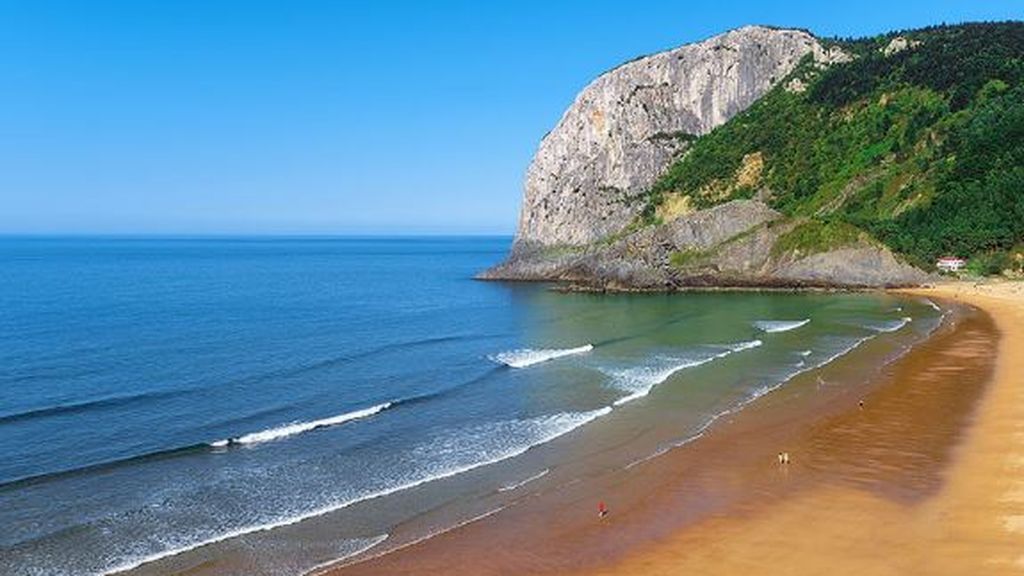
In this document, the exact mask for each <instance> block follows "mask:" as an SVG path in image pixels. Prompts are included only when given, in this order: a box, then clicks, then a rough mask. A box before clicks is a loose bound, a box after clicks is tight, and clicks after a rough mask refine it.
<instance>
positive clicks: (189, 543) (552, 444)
mask: <svg viewBox="0 0 1024 576" xmlns="http://www.w3.org/2000/svg"><path fill="white" fill-rule="evenodd" d="M508 245H509V240H508V239H506V238H396V239H358V238H350V239H331V238H324V239H286V238H282V239H258V238H235V239H128V238H125V239H95V238H94V239H89V238H21V239H16V238H8V239H3V240H0V265H2V266H3V269H4V271H5V281H4V282H3V283H2V284H0V302H2V306H0V453H2V454H3V458H2V459H0V525H2V526H4V530H3V531H0V573H5V574H7V573H10V574H48V575H49V574H103V573H108V572H112V571H116V570H121V569H129V568H133V567H141V569H142V570H143V571H147V572H152V573H165V572H167V571H169V570H170V569H171V568H172V566H173V562H176V561H183V560H184V559H187V558H188V557H189V555H190V554H196V553H206V554H215V555H218V556H224V557H231V558H233V559H234V562H233V563H232V565H233V566H238V569H237V570H238V571H237V573H239V574H261V573H262V574H281V573H284V574H288V573H302V572H304V571H306V570H309V569H311V568H312V567H314V566H316V565H318V564H322V563H325V562H330V561H333V560H336V559H338V558H342V557H345V556H348V555H351V554H354V553H357V552H359V551H363V550H369V549H373V550H374V552H375V553H378V552H386V550H387V549H389V547H395V546H400V545H401V544H402V543H403V542H402V541H401V539H398V538H397V537H394V536H389V535H393V534H394V533H395V528H396V527H397V526H408V525H410V523H414V521H415V520H416V519H417V518H421V517H423V515H425V514H428V513H429V514H431V515H432V516H431V517H432V518H437V519H440V520H433V524H434V525H432V526H431V527H430V530H431V531H437V530H443V529H445V528H446V526H450V525H452V524H455V523H459V522H464V521H467V520H468V519H471V518H473V517H475V516H478V515H480V514H481V513H488V512H490V511H493V510H498V509H500V507H501V506H502V505H503V503H506V502H507V501H508V500H509V499H511V498H516V497H521V496H522V494H524V493H529V492H530V491H531V490H542V489H544V488H545V487H546V486H552V485H555V484H557V483H565V482H570V481H573V480H574V478H576V477H578V476H581V475H585V474H591V473H594V472H595V471H600V470H608V469H621V468H623V467H628V466H630V465H632V464H633V463H635V462H637V461H641V460H643V459H644V458H650V457H652V456H655V455H657V454H659V453H661V452H663V451H664V450H666V449H668V448H671V447H672V446H676V445H680V444H683V443H685V442H687V441H690V440H693V439H694V438H696V437H699V435H700V433H701V432H702V431H703V430H705V429H706V428H707V427H708V426H710V425H713V423H714V422H715V420H716V419H717V418H719V417H720V416H721V415H722V414H726V413H730V412H734V411H737V410H740V409H742V407H743V406H744V405H746V404H747V403H749V402H751V401H753V400H754V399H756V398H757V397H759V396H761V395H763V394H766V393H770V392H771V391H772V390H774V389H776V388H778V387H779V386H784V385H785V383H786V382H787V381H788V380H789V379H790V378H791V377H793V376H795V375H797V374H800V373H803V372H806V371H808V370H813V369H815V368H816V367H818V366H823V365H826V364H827V363H829V362H832V361H835V360H836V359H838V358H841V357H842V355H843V354H844V353H846V352H847V351H849V350H852V349H854V348H856V347H857V346H859V345H862V344H864V343H866V342H874V343H876V344H879V345H883V344H884V345H885V347H888V348H891V349H896V348H897V347H899V346H904V345H906V343H907V342H911V341H914V340H915V339H919V338H921V337H923V336H924V335H926V334H927V333H929V332H930V331H931V330H932V329H933V328H934V327H935V326H936V324H937V323H938V322H939V318H940V312H939V311H938V310H936V309H935V308H934V307H933V306H932V305H931V304H930V303H929V302H927V301H923V300H916V299H902V298H896V297H893V296H889V295H883V294H749V293H747V294H740V293H735V294H733V293H718V294H679V295H594V294H561V293H555V292H552V291H550V290H548V289H547V287H546V286H543V285H515V284H499V283H483V282H476V281H473V280H471V277H472V275H473V274H474V273H476V272H477V271H479V270H481V269H483V268H485V267H486V266H488V265H491V264H493V263H495V262H497V261H499V260H500V259H501V258H502V257H503V256H504V254H505V253H506V251H507V248H508ZM438 510H441V511H442V513H438ZM317 522H330V525H331V530H330V537H329V538H325V537H323V535H322V534H321V535H320V536H318V537H317V538H315V541H313V540H311V539H310V538H309V537H307V536H303V535H304V534H307V533H311V532H315V531H313V530H312V529H309V530H307V528H308V527H309V526H310V525H312V524H315V523H317ZM407 532H408V531H407ZM425 535H427V533H424V534H405V535H404V536H403V538H405V539H406V540H408V539H409V538H415V537H423V536H425ZM285 536H288V538H286V537H285ZM226 571H227V572H228V573H230V570H227V569H226Z"/></svg>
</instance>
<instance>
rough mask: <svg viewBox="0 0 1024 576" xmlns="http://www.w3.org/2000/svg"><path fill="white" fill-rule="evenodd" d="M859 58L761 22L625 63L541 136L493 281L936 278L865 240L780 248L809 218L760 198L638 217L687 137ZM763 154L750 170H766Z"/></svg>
mask: <svg viewBox="0 0 1024 576" xmlns="http://www.w3.org/2000/svg"><path fill="white" fill-rule="evenodd" d="M808 54H810V55H812V56H813V58H814V59H815V61H817V62H819V63H820V64H821V65H823V66H827V65H829V64H831V63H834V62H837V61H845V60H848V56H847V55H846V54H844V53H842V52H841V51H839V50H838V49H836V48H832V49H825V48H824V47H823V46H822V45H821V44H820V43H819V42H818V41H817V40H816V39H815V38H814V37H813V36H811V35H810V34H808V33H806V32H803V31H798V30H780V29H773V28H766V27H758V26H750V27H745V28H740V29H738V30H734V31H732V32H727V33H725V34H722V35H720V36H716V37H714V38H711V39H709V40H705V41H703V42H700V43H697V44H691V45H687V46H683V47H681V48H676V49H674V50H670V51H667V52H662V53H660V54H655V55H653V56H648V57H644V58H640V59H638V60H634V61H632V62H629V63H627V64H624V65H622V66H620V67H618V68H616V69H614V70H612V71H610V72H608V73H606V74H604V75H602V76H601V77H599V78H598V79H597V80H595V81H594V82H592V83H591V84H590V85H589V86H587V87H586V88H585V89H584V90H583V91H582V92H581V93H580V95H579V96H578V97H577V98H576V100H575V102H573V104H572V106H571V107H570V108H569V109H568V110H567V111H566V112H565V114H564V116H563V117H562V119H561V120H560V121H559V123H558V125H557V126H556V127H555V128H554V130H552V131H551V132H550V133H549V134H548V135H547V136H545V137H544V139H543V140H542V141H541V144H540V147H539V149H538V150H537V154H536V156H535V157H534V159H533V162H532V163H531V164H530V167H529V170H528V171H527V175H526V191H525V195H524V199H523V206H522V212H521V215H520V221H519V229H518V232H517V235H516V240H515V244H514V246H513V250H512V253H511V254H510V256H509V258H508V260H507V261H506V262H504V263H502V264H500V265H498V266H495V267H494V268H492V269H490V270H487V271H485V272H483V273H482V274H481V275H480V278H482V279H495V280H499V279H506V280H555V281H562V282H569V283H572V284H574V285H576V286H580V287H585V288H589V289H602V290H603V289H612V290H635V289H639V290H674V289H681V288H685V287H689V286H723V285H729V286H767V287H812V286H846V287H870V286H903V285H913V284H918V283H921V282H923V281H925V280H926V279H927V277H926V276H925V275H924V274H923V273H921V272H920V271H918V270H916V269H914V268H912V267H910V266H907V265H905V264H903V263H901V262H899V261H898V260H897V259H896V258H895V257H894V256H893V254H892V253H891V252H889V251H888V250H886V249H885V248H884V247H882V246H880V245H878V244H877V243H873V242H870V241H868V240H866V239H862V240H858V241H856V242H853V243H851V244H848V245H844V246H839V247H833V248H832V249H831V250H829V251H825V252H817V253H801V252H800V251H799V250H788V251H785V250H780V249H779V248H778V247H777V245H785V244H784V243H781V244H780V243H779V239H780V238H782V237H783V236H784V235H785V234H787V233H788V232H790V231H792V230H794V228H795V227H796V226H798V225H799V224H800V223H799V222H797V221H795V220H791V219H787V218H786V217H784V216H783V215H782V214H780V213H778V212H776V211H775V210H773V209H772V208H771V207H769V206H768V205H767V204H765V203H763V202H761V201H758V200H736V201H732V202H728V203H725V204H721V205H718V206H715V207H713V208H710V209H707V210H703V211H698V212H692V211H691V210H690V209H689V207H688V206H681V207H679V209H678V210H675V211H674V212H673V213H672V215H671V216H672V217H671V218H668V217H666V218H664V222H665V223H664V224H662V225H658V226H646V227H640V228H637V229H634V228H631V227H630V224H631V223H633V222H634V221H635V220H636V217H637V215H638V213H639V211H640V210H641V209H642V208H643V204H644V203H643V202H642V201H631V200H632V199H634V198H636V197H637V196H638V195H642V194H643V193H645V192H646V191H647V190H648V189H649V188H650V186H651V185H652V184H653V183H654V182H655V180H656V179H657V178H658V177H660V176H661V175H662V174H663V173H664V171H665V170H666V169H667V168H668V166H669V165H670V164H671V163H672V162H673V161H674V160H675V159H676V158H677V157H678V155H679V154H680V153H682V152H683V151H684V149H685V146H686V144H687V142H688V141H690V140H692V139H693V138H694V137H697V136H700V135H703V134H706V133H708V132H710V131H711V130H712V129H714V128H715V127H717V126H719V125H721V124H723V123H725V122H727V121H728V120H729V119H730V118H732V117H733V116H735V115H736V114H737V113H739V112H741V111H743V110H744V109H745V108H747V107H748V106H750V105H751V104H753V102H754V101H755V100H757V99H758V98H760V97H761V96H762V95H764V94H765V93H767V92H768V91H769V90H771V89H772V88H773V87H774V86H775V85H776V84H778V83H780V82H781V81H782V80H783V79H784V78H786V76H787V75H789V73H790V72H792V71H793V70H794V68H795V67H796V65H797V64H798V63H799V61H800V60H801V59H802V58H803V57H804V56H806V55H808ZM758 159H759V157H758V158H753V157H751V162H746V159H745V165H746V164H750V165H751V166H750V168H751V169H754V168H756V169H757V170H760V164H759V163H758V162H754V160H758Z"/></svg>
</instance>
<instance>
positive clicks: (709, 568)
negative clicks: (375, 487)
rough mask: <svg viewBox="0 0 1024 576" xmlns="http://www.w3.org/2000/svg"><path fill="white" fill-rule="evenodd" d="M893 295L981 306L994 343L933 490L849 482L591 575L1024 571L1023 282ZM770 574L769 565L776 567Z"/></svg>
mask: <svg viewBox="0 0 1024 576" xmlns="http://www.w3.org/2000/svg"><path fill="white" fill-rule="evenodd" d="M898 292H899V293H902V294H909V295H915V296H923V297H927V298H935V299H937V300H945V301H952V302H960V303H966V304H968V305H972V306H976V307H978V308H979V309H981V310H983V311H985V312H986V313H987V314H988V315H989V316H990V317H991V318H992V319H993V321H994V322H995V324H996V329H997V330H998V331H999V334H1000V338H999V342H998V349H997V353H996V362H995V368H994V373H993V375H992V378H991V383H990V384H989V385H987V386H986V387H985V390H984V393H983V395H982V397H981V398H980V400H979V402H978V406H977V407H976V408H975V409H974V410H973V411H972V412H971V414H970V417H969V419H968V421H967V423H966V426H965V429H964V430H963V432H962V433H961V438H960V440H959V441H958V442H957V443H956V445H955V446H954V448H953V452H952V456H953V457H952V462H951V463H950V465H949V466H948V467H947V468H946V469H945V470H944V471H943V474H942V484H941V486H940V487H939V489H938V491H937V492H936V493H935V494H933V495H931V496H929V497H928V498H927V499H925V500H924V501H921V502H914V503H910V504H907V503H903V502H899V501H892V500H887V499H885V498H882V497H879V496H878V495H873V494H870V493H866V492H864V491H860V490H856V489H851V488H849V487H821V488H818V489H815V490H812V491H809V492H806V493H804V494H800V495H798V496H796V497H794V498H791V499H787V500H785V501H782V502H778V503H775V504H772V505H767V506H763V507H760V508H759V509H757V510H754V511H752V512H750V513H747V514H744V515H729V516H725V517H722V518H718V519H713V520H711V521H708V522H705V523H702V524H700V525H697V526H695V527H693V528H691V529H687V530H683V531H680V532H678V533H676V534H675V535H673V536H672V537H671V538H670V539H668V540H665V541H663V542H659V543H657V544H655V545H653V546H650V547H648V548H646V549H644V550H637V551H636V552H634V553H633V554H631V555H630V556H629V557H627V558H625V559H623V560H622V561H619V562H616V563H614V564H610V565H608V566H605V567H602V568H601V569H599V570H592V571H590V573H591V574H600V575H608V576H611V575H616V576H623V575H634V574H653V575H658V574H679V573H714V574H740V573H743V572H750V571H752V570H753V571H756V573H765V574H775V573H785V574H821V573H823V572H826V571H827V572H830V573H839V574H857V575H858V576H861V575H872V574H879V575H888V574H906V573H911V572H915V571H916V572H919V573H923V574H950V575H960V574H1024V481H1022V480H1020V479H1017V478H1015V477H1014V476H1015V475H1016V476H1019V475H1020V473H1021V472H1022V471H1024V424H1021V423H1022V422H1024V386H1022V384H1024V372H1022V370H1024V361H1022V359H1021V358H1020V357H1019V356H1014V354H1018V355H1019V351H1020V350H1024V284H1022V283H1009V282H996V283H988V284H969V283H962V282H960V283H944V284H939V285H937V286H934V287H929V288H919V289H905V290H899V291H898ZM775 567H777V568H775Z"/></svg>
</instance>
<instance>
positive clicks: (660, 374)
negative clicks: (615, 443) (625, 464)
mask: <svg viewBox="0 0 1024 576" xmlns="http://www.w3.org/2000/svg"><path fill="white" fill-rule="evenodd" d="M761 344H762V342H761V341H760V340H750V341H748V342H738V343H736V344H728V345H725V346H723V348H725V350H724V351H722V352H719V353H717V354H714V355H711V356H707V357H704V358H697V359H686V360H682V361H677V362H675V363H672V364H668V365H665V366H655V367H652V366H639V367H635V368H627V369H625V370H618V371H612V372H609V373H608V374H609V375H610V376H611V377H612V379H613V382H614V385H615V386H616V387H617V388H619V389H621V390H623V391H625V392H629V394H627V395H626V396H623V397H622V398H619V399H618V400H616V401H615V402H614V403H613V405H614V406H621V405H623V404H625V403H627V402H632V401H633V400H636V399H638V398H643V397H644V396H647V395H648V394H650V393H651V390H653V389H654V388H655V386H657V385H659V384H661V383H662V382H664V381H666V380H668V379H669V378H670V377H671V376H672V375H673V374H675V373H676V372H679V371H680V370H685V369H686V368H694V367H696V366H701V365H703V364H707V363H708V362H712V361H714V360H718V359H719V358H725V357H726V356H728V355H730V354H732V353H734V352H741V351H743V350H749V349H751V348H757V347H758V346H760V345H761Z"/></svg>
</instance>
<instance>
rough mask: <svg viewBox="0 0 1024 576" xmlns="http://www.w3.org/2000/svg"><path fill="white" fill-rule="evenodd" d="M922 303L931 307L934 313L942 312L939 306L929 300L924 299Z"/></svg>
mask: <svg viewBox="0 0 1024 576" xmlns="http://www.w3.org/2000/svg"><path fill="white" fill-rule="evenodd" d="M924 303H925V304H927V305H929V306H931V307H932V309H933V310H935V311H936V312H942V308H939V305H938V304H936V303H935V302H932V301H931V300H930V299H928V298H925V299H924Z"/></svg>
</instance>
